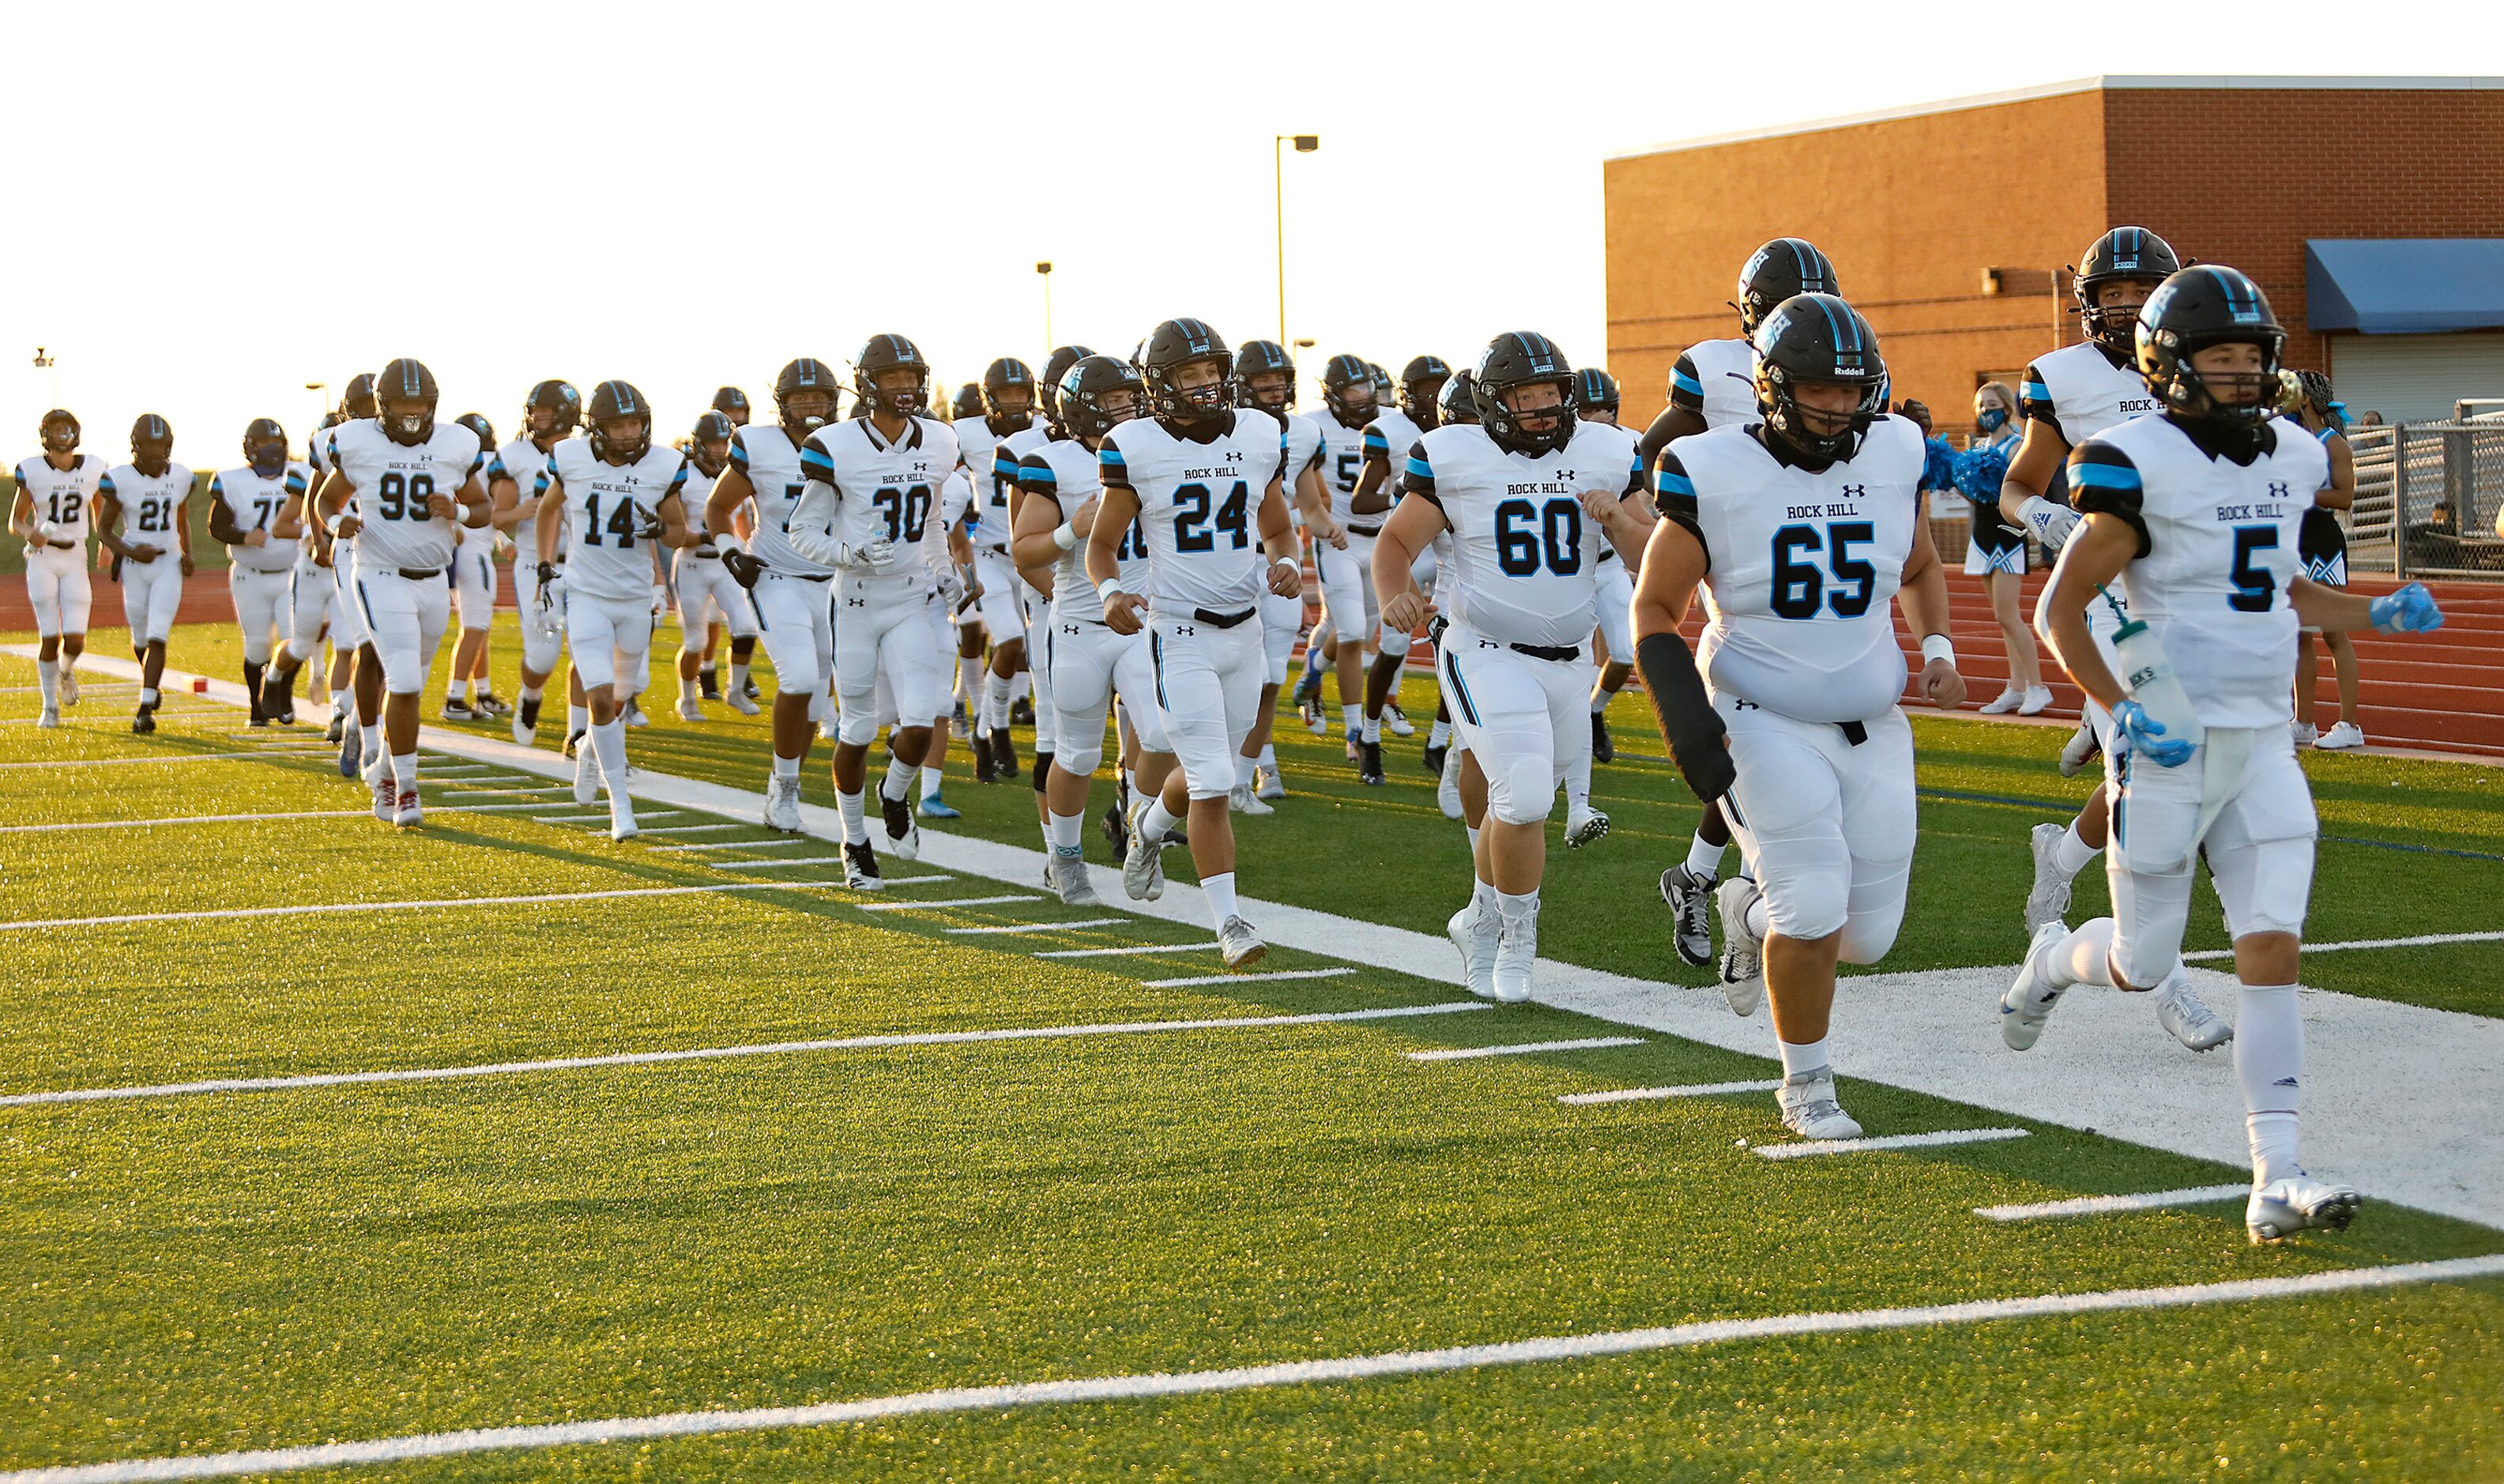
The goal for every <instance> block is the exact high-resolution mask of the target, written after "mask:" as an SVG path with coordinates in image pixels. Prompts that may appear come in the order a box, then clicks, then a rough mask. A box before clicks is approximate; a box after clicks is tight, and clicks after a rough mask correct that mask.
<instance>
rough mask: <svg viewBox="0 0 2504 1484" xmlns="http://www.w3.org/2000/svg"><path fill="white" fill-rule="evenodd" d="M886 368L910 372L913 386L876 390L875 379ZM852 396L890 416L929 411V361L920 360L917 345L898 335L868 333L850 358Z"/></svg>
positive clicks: (874, 409)
mask: <svg viewBox="0 0 2504 1484" xmlns="http://www.w3.org/2000/svg"><path fill="white" fill-rule="evenodd" d="M889 371H910V372H912V373H913V385H911V386H909V387H903V388H889V389H887V390H886V391H884V392H882V391H880V390H879V386H878V379H879V377H880V376H881V375H883V374H885V373H887V372H889ZM852 395H853V396H854V397H859V398H860V399H861V400H862V401H865V402H867V403H869V404H870V407H871V409H872V410H873V411H877V412H884V413H886V414H887V415H888V416H890V417H912V416H913V415H914V414H916V413H919V412H924V411H927V410H929V406H930V362H927V361H924V360H922V351H921V348H920V347H918V346H916V345H915V344H914V343H913V342H912V341H910V340H907V339H906V338H904V337H903V336H902V335H872V336H870V337H869V343H868V344H866V345H863V346H862V347H861V348H860V354H859V355H857V356H854V357H853V358H852Z"/></svg>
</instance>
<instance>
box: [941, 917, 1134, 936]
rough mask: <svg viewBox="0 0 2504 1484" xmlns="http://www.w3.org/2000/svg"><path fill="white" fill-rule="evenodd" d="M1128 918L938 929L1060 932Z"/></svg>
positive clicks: (989, 931)
mask: <svg viewBox="0 0 2504 1484" xmlns="http://www.w3.org/2000/svg"><path fill="white" fill-rule="evenodd" d="M1129 920H1130V918H1128V917H1080V918H1079V919H1078V920H1076V921H1074V922H1004V923H1001V924H1000V925H999V926H997V927H949V928H942V929H940V931H942V932H948V933H956V934H957V935H959V936H962V935H964V934H968V933H1060V932H1066V931H1068V930H1069V929H1071V928H1073V927H1111V926H1112V925H1113V924H1114V923H1116V922H1128V921H1129Z"/></svg>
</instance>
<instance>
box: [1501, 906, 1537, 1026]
mask: <svg viewBox="0 0 2504 1484" xmlns="http://www.w3.org/2000/svg"><path fill="white" fill-rule="evenodd" d="M1498 920H1499V923H1500V931H1499V932H1498V934H1497V937H1496V941H1495V999H1496V1003H1497V1004H1499V1005H1518V1004H1520V1003H1521V1002H1522V1001H1524V1000H1527V999H1529V998H1530V969H1531V965H1533V964H1535V963H1537V962H1538V961H1539V904H1538V903H1536V902H1533V903H1532V904H1530V907H1529V908H1528V909H1527V910H1526V911H1524V912H1521V913H1519V914H1513V913H1503V912H1500V914H1499V917H1498Z"/></svg>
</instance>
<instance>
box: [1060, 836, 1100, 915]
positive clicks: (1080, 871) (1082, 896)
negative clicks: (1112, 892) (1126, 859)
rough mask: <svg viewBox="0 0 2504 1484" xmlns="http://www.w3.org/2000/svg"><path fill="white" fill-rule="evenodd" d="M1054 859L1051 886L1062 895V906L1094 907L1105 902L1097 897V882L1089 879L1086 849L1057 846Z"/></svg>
mask: <svg viewBox="0 0 2504 1484" xmlns="http://www.w3.org/2000/svg"><path fill="white" fill-rule="evenodd" d="M1052 857H1053V858H1052V880H1051V882H1050V885H1051V886H1052V887H1053V889H1054V890H1056V891H1058V892H1060V893H1061V906H1063V907H1094V906H1095V905H1097V904H1098V903H1099V902H1101V901H1102V900H1103V899H1102V898H1101V897H1098V896H1097V895H1095V881H1094V880H1090V879H1089V877H1088V874H1087V852H1086V851H1085V850H1084V849H1082V848H1079V847H1077V846H1066V847H1064V846H1053V850H1052Z"/></svg>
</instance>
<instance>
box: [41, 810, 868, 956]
mask: <svg viewBox="0 0 2504 1484" xmlns="http://www.w3.org/2000/svg"><path fill="white" fill-rule="evenodd" d="M368 812H370V811H368ZM843 884H844V883H843V882H841V881H714V882H707V883H706V884H704V885H701V886H620V887H616V888H613V889H610V890H608V891H551V892H543V893H539V894H538V895H534V896H525V897H436V898H435V899H433V900H431V901H423V902H302V903H296V904H294V905H291V906H283V907H220V908H211V909H207V910H204V911H200V912H135V913H125V914H122V915H120V916H113V917H30V918H27V919H25V920H23V921H18V922H0V932H6V931H10V930H12V929H17V928H35V927H119V926H122V924H124V923H130V922H206V921H211V920H213V919H216V918H219V917H284V916H287V915H290V914H294V913H334V912H351V913H353V912H407V911H409V910H410V909H412V908H420V907H527V906H529V905H531V904H533V903H537V902H602V901H607V900H609V898H611V897H678V896H687V895H690V894H692V893H695V892H701V891H801V890H805V889H808V888H811V887H826V888H829V889H841V888H842V886H843Z"/></svg>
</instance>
